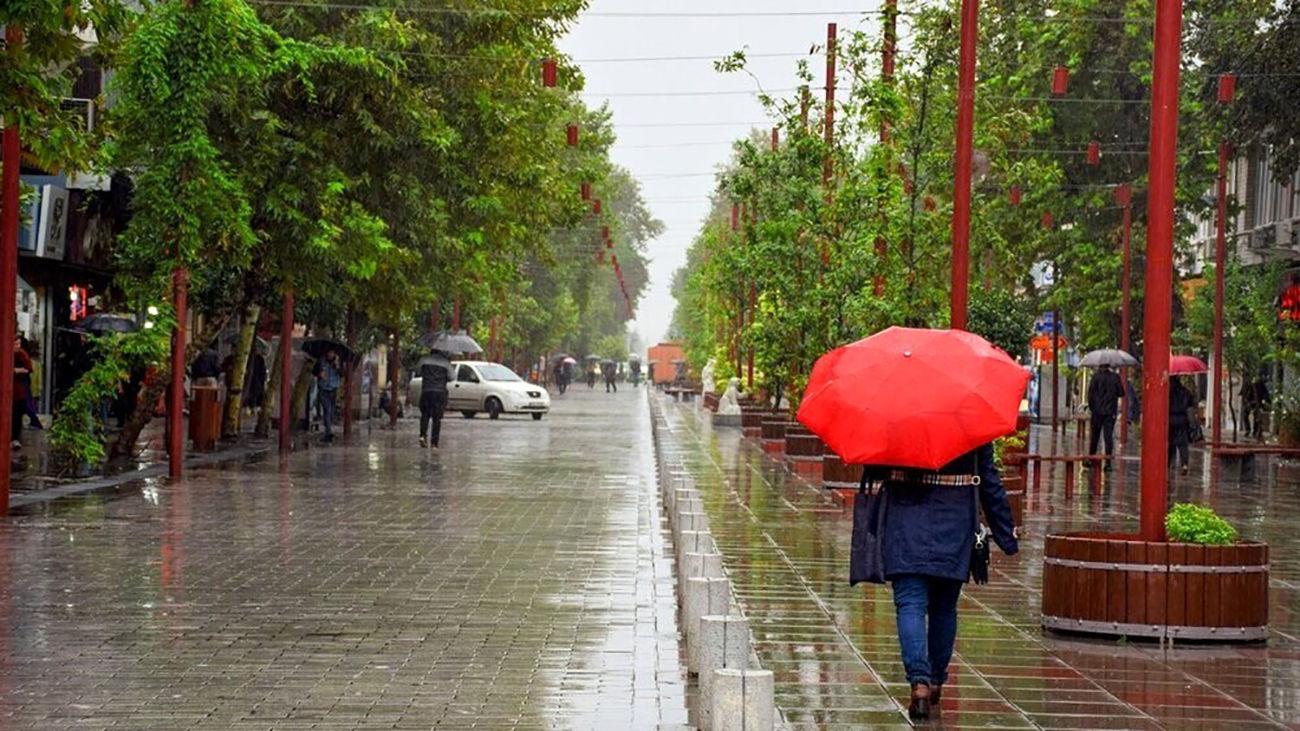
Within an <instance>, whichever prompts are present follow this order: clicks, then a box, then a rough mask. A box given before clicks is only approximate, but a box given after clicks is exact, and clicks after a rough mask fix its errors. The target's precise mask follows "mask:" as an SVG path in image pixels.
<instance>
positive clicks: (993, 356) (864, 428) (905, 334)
mask: <svg viewBox="0 0 1300 731" xmlns="http://www.w3.org/2000/svg"><path fill="white" fill-rule="evenodd" d="M1028 383H1029V373H1028V372H1027V371H1025V369H1024V368H1022V367H1021V366H1019V365H1017V364H1016V363H1015V362H1014V361H1012V360H1011V358H1009V357H1007V354H1006V353H1004V352H1002V351H1001V350H999V349H998V348H996V347H994V346H993V345H992V344H990V343H989V342H988V341H987V340H985V339H984V338H981V337H980V336H978V335H973V334H971V333H968V332H963V331H960V330H916V329H909V328H901V327H891V328H889V329H888V330H885V331H883V332H880V333H877V334H876V335H873V336H871V337H869V338H867V339H865V340H860V341H858V342H856V343H853V344H852V345H846V346H844V347H842V348H837V349H835V350H832V351H831V352H829V353H827V354H826V355H824V356H822V357H821V358H820V359H819V360H818V361H817V365H815V366H814V367H813V372H812V376H811V378H810V379H809V381H808V388H807V389H806V390H805V391H804V396H803V404H802V405H801V406H800V407H799V414H798V416H799V421H800V422H801V423H802V424H803V425H804V426H806V427H808V428H809V429H811V430H812V431H813V433H815V434H816V435H817V436H819V437H821V438H822V440H823V441H825V442H826V444H827V445H828V446H830V448H831V449H833V450H835V453H836V454H838V455H839V456H840V459H843V460H844V461H845V462H848V463H850V464H869V465H881V466H889V467H912V468H918V469H927V470H935V469H939V468H940V467H943V466H944V465H946V464H948V463H949V462H951V461H952V460H954V459H956V458H957V457H960V456H961V455H963V454H965V453H967V452H969V451H971V450H972V449H975V448H976V447H979V446H981V445H983V444H987V443H988V442H990V441H992V440H993V439H996V438H997V437H1000V436H1003V435H1006V434H1010V433H1011V432H1013V431H1015V428H1016V417H1017V416H1018V415H1019V412H1020V400H1021V398H1023V397H1024V394H1025V386H1026V385H1027V384H1028Z"/></svg>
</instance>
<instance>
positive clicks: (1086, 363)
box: [1079, 348, 1138, 368]
mask: <svg viewBox="0 0 1300 731" xmlns="http://www.w3.org/2000/svg"><path fill="white" fill-rule="evenodd" d="M1137 364H1138V362H1137V358H1134V357H1133V356H1131V355H1129V354H1128V353H1125V352H1124V351H1122V350H1115V349H1113V348H1102V349H1101V350H1094V351H1092V352H1091V353H1088V354H1087V355H1085V356H1083V359H1082V360H1080V361H1079V365H1081V366H1083V367H1084V368H1097V367H1099V366H1104V365H1107V366H1135V365H1137Z"/></svg>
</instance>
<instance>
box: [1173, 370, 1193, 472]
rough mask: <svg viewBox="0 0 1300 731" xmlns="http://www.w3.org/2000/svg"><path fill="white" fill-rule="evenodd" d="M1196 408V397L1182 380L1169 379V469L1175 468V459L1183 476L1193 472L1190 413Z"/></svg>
mask: <svg viewBox="0 0 1300 731" xmlns="http://www.w3.org/2000/svg"><path fill="white" fill-rule="evenodd" d="M1195 406H1196V397H1195V396H1193V395H1192V392H1191V391H1189V390H1187V387H1186V386H1184V385H1183V382H1182V379H1180V378H1177V377H1174V378H1170V379H1169V468H1170V469H1173V468H1174V457H1175V456H1177V457H1178V462H1179V464H1180V465H1181V466H1182V472H1183V474H1184V475H1185V474H1187V473H1188V472H1190V471H1191V466H1190V463H1191V449H1190V444H1191V441H1192V419H1191V416H1190V415H1189V413H1188V412H1190V411H1191V410H1192V408H1193V407H1195Z"/></svg>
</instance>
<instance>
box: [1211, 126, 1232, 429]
mask: <svg viewBox="0 0 1300 731" xmlns="http://www.w3.org/2000/svg"><path fill="white" fill-rule="evenodd" d="M1228 153H1229V145H1228V143H1227V142H1223V143H1220V144H1219V220H1218V225H1217V229H1218V230H1217V231H1215V238H1214V420H1213V422H1211V425H1210V441H1211V442H1213V443H1214V444H1218V443H1220V442H1222V441H1223V277H1224V273H1225V268H1226V267H1227V265H1228V243H1227V241H1228V235H1227V225H1228V223H1227V222H1228Z"/></svg>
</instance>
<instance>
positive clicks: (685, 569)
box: [677, 553, 726, 596]
mask: <svg viewBox="0 0 1300 731" xmlns="http://www.w3.org/2000/svg"><path fill="white" fill-rule="evenodd" d="M696 577H703V578H706V579H721V578H724V577H726V574H725V573H724V572H723V570H722V555H721V554H718V553H686V554H682V560H681V561H680V562H679V563H678V565H677V592H678V595H679V596H685V595H686V580H687V579H694V578H696Z"/></svg>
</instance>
